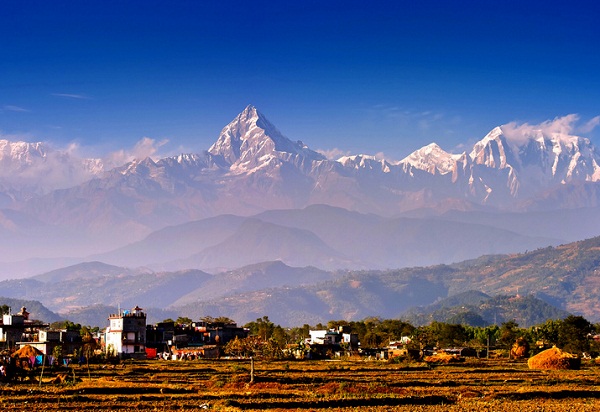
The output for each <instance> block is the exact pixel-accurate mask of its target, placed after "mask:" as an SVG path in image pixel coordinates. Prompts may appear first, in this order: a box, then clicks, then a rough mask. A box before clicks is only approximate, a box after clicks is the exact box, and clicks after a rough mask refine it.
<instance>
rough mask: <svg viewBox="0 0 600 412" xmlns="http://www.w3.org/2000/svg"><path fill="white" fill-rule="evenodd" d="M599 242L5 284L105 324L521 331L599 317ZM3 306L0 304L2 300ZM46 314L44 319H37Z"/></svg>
mask: <svg viewBox="0 0 600 412" xmlns="http://www.w3.org/2000/svg"><path fill="white" fill-rule="evenodd" d="M598 267H600V237H595V238H591V239H588V240H584V241H578V242H574V243H569V244H564V245H560V246H557V247H547V248H542V249H537V250H534V251H530V252H527V253H518V254H510V255H494V256H482V257H479V258H477V259H473V260H468V261H463V262H459V263H455V264H451V265H434V266H426V267H413V268H403V269H390V270H350V271H340V270H336V271H323V270H321V269H318V268H315V267H290V266H288V265H286V264H284V263H282V262H280V261H272V262H263V263H260V264H254V265H249V266H245V267H242V268H239V269H235V270H230V271H223V272H219V273H215V274H209V273H206V272H202V271H199V270H181V271H173V272H168V271H150V270H148V269H136V270H132V269H127V268H124V267H118V266H112V265H107V264H105V263H101V262H86V263H81V264H77V265H73V266H69V267H66V268H62V269H60V270H55V271H51V272H48V273H45V274H41V275H37V276H34V277H30V278H26V279H15V280H5V281H0V291H1V292H0V293H1V295H2V296H4V297H5V298H12V299H22V300H39V301H40V302H42V303H43V305H44V306H45V307H47V308H48V309H50V310H52V311H55V312H58V313H59V314H60V316H62V317H65V318H68V319H70V320H72V321H76V322H80V323H81V322H83V323H89V324H92V325H98V326H104V325H105V324H106V318H107V316H108V314H109V313H114V311H115V309H116V308H118V307H119V306H120V307H122V308H127V307H133V306H135V305H139V306H141V307H143V308H144V309H145V310H146V311H147V312H148V313H149V314H151V315H152V319H158V320H162V319H160V318H161V317H163V319H164V318H167V317H173V318H175V317H177V316H187V317H190V318H192V319H199V318H201V317H205V316H213V317H218V316H227V317H229V318H231V319H234V320H235V321H237V322H238V323H240V324H245V323H247V322H250V321H253V320H255V319H257V318H261V317H262V316H265V315H267V316H269V318H270V319H271V320H272V321H273V322H275V323H277V324H281V325H284V326H299V325H302V324H305V323H307V324H310V325H315V324H317V323H326V322H327V321H329V320H341V319H344V320H361V319H365V318H367V317H373V316H378V317H382V318H403V319H408V320H410V321H411V322H413V323H415V324H422V323H428V322H430V321H432V320H437V321H448V322H469V323H471V324H473V323H475V324H480V325H482V324H490V323H497V324H498V323H501V322H504V321H508V320H511V319H516V320H517V321H518V322H519V324H520V325H522V326H530V325H534V324H539V323H543V322H544V321H545V320H546V319H558V318H563V317H565V316H566V315H567V313H573V314H576V315H582V316H584V317H585V318H586V319H588V320H590V321H591V322H598V321H599V320H600V307H599V306H598V299H597V297H598V294H599V293H600V283H599V282H598ZM0 301H1V299H0ZM38 316H39V315H38Z"/></svg>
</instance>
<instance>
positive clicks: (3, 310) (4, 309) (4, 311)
mask: <svg viewBox="0 0 600 412" xmlns="http://www.w3.org/2000/svg"><path fill="white" fill-rule="evenodd" d="M9 313H10V306H8V305H1V306H0V315H8V314H9Z"/></svg>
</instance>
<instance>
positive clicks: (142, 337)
mask: <svg viewBox="0 0 600 412" xmlns="http://www.w3.org/2000/svg"><path fill="white" fill-rule="evenodd" d="M108 320H109V322H110V325H109V327H108V328H106V334H105V338H104V342H105V345H106V348H105V350H106V352H107V353H112V354H113V355H115V356H119V357H121V358H137V359H145V358H146V314H145V313H144V312H143V309H142V308H140V307H138V306H136V307H135V308H133V309H131V310H130V311H129V310H124V311H120V313H117V314H111V315H110V316H109V317H108Z"/></svg>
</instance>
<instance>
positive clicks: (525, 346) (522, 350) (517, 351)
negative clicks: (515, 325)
mask: <svg viewBox="0 0 600 412" xmlns="http://www.w3.org/2000/svg"><path fill="white" fill-rule="evenodd" d="M528 355H529V342H527V340H526V339H525V338H518V339H517V340H516V342H515V343H514V345H513V347H512V349H511V350H510V356H511V357H512V358H514V359H524V358H526V357H527V356H528Z"/></svg>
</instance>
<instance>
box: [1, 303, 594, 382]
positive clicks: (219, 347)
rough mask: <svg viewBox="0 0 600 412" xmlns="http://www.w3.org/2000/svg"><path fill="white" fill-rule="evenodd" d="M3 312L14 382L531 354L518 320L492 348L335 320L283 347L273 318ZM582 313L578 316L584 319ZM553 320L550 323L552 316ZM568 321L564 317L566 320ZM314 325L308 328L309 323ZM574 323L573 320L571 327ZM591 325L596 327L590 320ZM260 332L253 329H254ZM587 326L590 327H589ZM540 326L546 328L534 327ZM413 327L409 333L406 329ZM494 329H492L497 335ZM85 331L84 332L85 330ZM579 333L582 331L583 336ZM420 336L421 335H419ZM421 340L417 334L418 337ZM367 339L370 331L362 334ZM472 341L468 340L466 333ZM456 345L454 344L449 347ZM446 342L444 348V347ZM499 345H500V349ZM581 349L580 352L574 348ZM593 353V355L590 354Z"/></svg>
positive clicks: (583, 353)
mask: <svg viewBox="0 0 600 412" xmlns="http://www.w3.org/2000/svg"><path fill="white" fill-rule="evenodd" d="M8 312H9V313H5V314H4V315H3V316H2V323H0V350H2V352H1V354H2V362H1V363H2V366H3V367H2V369H0V377H1V378H2V380H3V381H10V380H11V379H12V378H13V376H14V375H15V374H16V370H19V371H21V373H22V374H26V372H27V371H32V370H33V369H34V368H36V367H39V366H59V367H68V366H69V365H70V364H78V365H81V364H82V363H89V362H95V363H101V362H113V363H114V362H122V361H125V360H161V361H188V360H199V359H248V358H269V359H295V360H311V359H315V360H316V359H350V358H354V359H365V360H388V361H389V360H393V359H394V358H399V359H400V358H401V359H407V358H411V359H416V360H427V359H429V360H430V361H431V360H435V359H437V360H438V361H439V360H441V361H444V362H451V361H457V360H461V359H465V358H468V357H472V358H487V359H489V358H490V356H492V357H498V356H501V357H502V356H505V354H506V353H507V354H508V358H511V357H512V358H515V359H517V358H525V357H527V356H528V355H529V349H530V348H529V346H530V345H529V343H528V342H527V340H526V339H525V338H524V337H523V336H519V334H518V330H517V325H516V324H514V322H513V323H510V322H508V323H507V324H504V325H502V328H504V329H499V328H498V327H497V326H496V328H495V329H493V328H492V329H489V330H488V332H487V333H488V335H487V345H484V344H481V340H480V341H479V342H480V344H478V345H477V344H473V342H474V341H473V340H471V341H470V342H471V345H466V344H463V345H456V344H457V343H460V341H459V340H456V339H455V340H449V341H448V340H447V341H441V338H440V336H443V334H444V333H446V335H450V334H454V335H460V332H459V330H460V325H445V324H440V325H434V326H436V327H438V326H439V327H441V328H442V329H446V332H440V334H439V336H438V338H437V341H436V343H437V345H431V344H430V345H427V344H426V341H425V340H424V339H423V338H424V336H423V335H424V334H423V333H422V331H419V330H417V329H415V328H413V327H412V326H411V325H409V324H406V323H402V322H400V323H396V324H395V325H396V326H397V327H399V326H401V325H403V327H404V329H403V332H404V333H406V334H405V335H403V336H399V339H397V340H389V341H387V342H381V339H379V341H377V340H375V341H373V340H370V341H369V342H368V343H371V345H366V344H365V342H363V344H361V342H360V340H359V334H358V333H356V332H353V331H352V329H351V325H337V326H336V327H332V328H325V327H324V325H321V324H319V325H317V326H319V327H320V328H318V329H311V328H305V329H304V330H303V334H302V335H303V336H300V339H296V340H295V341H293V342H292V341H287V342H286V343H285V344H281V341H280V342H279V343H277V342H276V341H275V339H274V337H275V333H274V332H275V331H276V330H277V328H279V330H281V327H279V326H275V325H273V324H272V322H269V320H268V317H266V316H265V317H263V318H262V319H257V322H252V323H250V324H248V325H246V326H250V327H239V326H238V325H237V324H236V323H235V322H233V321H232V320H230V319H228V318H217V319H213V318H206V319H204V320H201V321H197V322H193V321H191V319H189V318H185V319H186V321H187V323H179V322H175V321H172V320H167V321H163V322H159V323H156V324H147V315H146V313H145V312H144V309H143V308H140V307H139V306H135V307H134V308H132V309H130V310H119V311H118V313H113V314H109V315H108V317H107V320H108V326H107V327H106V328H105V329H103V330H99V331H98V332H97V333H90V332H89V331H88V330H87V329H81V330H73V328H65V329H56V328H52V327H50V325H48V324H45V323H43V322H40V321H36V320H34V319H32V318H31V314H30V313H29V312H27V309H26V308H25V307H22V308H21V310H20V311H19V312H18V313H16V314H13V313H12V311H11V310H9V311H8ZM582 319H583V318H581V319H580V318H578V317H574V320H575V321H578V322H581V320H582ZM549 322H550V321H549ZM565 322H566V321H565ZM307 326H308V325H305V327H307ZM571 326H572V325H571ZM588 326H591V324H589V325H588ZM581 328H582V330H581V331H577V330H572V334H573V337H572V338H574V337H575V335H577V334H580V335H581V333H587V334H586V335H585V336H583V338H582V341H581V342H579V344H581V345H583V346H580V347H577V348H575V347H569V349H571V351H573V352H578V353H577V355H574V357H575V358H577V359H579V358H588V359H589V358H591V357H592V356H593V357H594V358H595V357H597V356H598V353H597V351H594V349H597V348H598V347H599V345H600V335H598V334H596V333H589V332H592V331H593V329H589V327H588V328H587V329H586V325H585V324H584V325H583V326H581ZM252 329H254V330H252ZM588 329H589V330H588ZM536 330H541V328H536ZM409 331H410V332H412V333H411V334H409V333H407V332H409ZM493 331H494V332H493ZM84 332H85V333H84ZM492 332H493V333H494V334H495V335H498V336H500V335H501V336H500V338H498V339H496V338H494V340H493V346H490V337H491V335H492ZM580 332H581V333H580ZM419 334H421V336H418V335H419ZM415 337H416V338H415ZM363 339H365V340H368V339H367V335H364V334H363ZM415 339H418V342H415V341H414V340H415ZM460 339H463V341H464V342H465V343H466V340H467V338H465V337H460ZM502 341H504V342H508V352H506V351H505V350H502V348H501V344H502ZM451 343H454V345H451ZM442 345H443V346H442ZM536 345H537V346H538V347H537V349H538V350H537V351H540V350H542V349H546V348H548V347H550V346H553V345H552V342H547V341H544V340H543V339H542V340H538V341H537V342H536ZM499 348H500V350H498V349H499ZM574 349H575V350H574ZM590 351H591V355H590V353H589V352H590Z"/></svg>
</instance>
